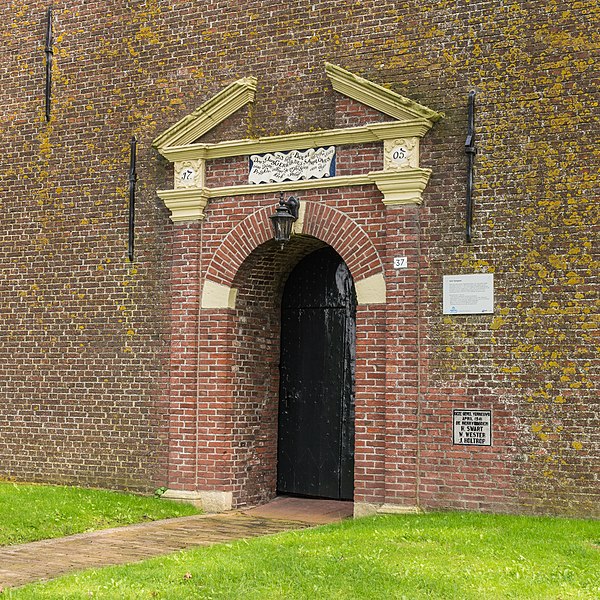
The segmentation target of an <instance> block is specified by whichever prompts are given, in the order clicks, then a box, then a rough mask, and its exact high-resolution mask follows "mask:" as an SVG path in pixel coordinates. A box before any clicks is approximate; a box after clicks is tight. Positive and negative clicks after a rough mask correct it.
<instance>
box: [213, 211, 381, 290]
mask: <svg viewBox="0 0 600 600" xmlns="http://www.w3.org/2000/svg"><path fill="white" fill-rule="evenodd" d="M271 213H272V208H271V207H265V208H262V209H260V210H257V211H256V212H254V213H253V214H251V215H249V216H247V217H246V218H245V219H244V220H243V221H241V222H240V223H238V224H237V225H236V226H235V227H234V228H233V229H232V230H231V231H230V232H229V233H228V234H227V235H226V236H225V239H224V240H223V241H222V242H221V245H220V246H219V248H218V249H217V251H216V252H215V254H214V256H213V258H212V260H211V262H210V263H209V266H208V269H207V272H206V278H207V279H210V280H212V281H215V282H217V283H220V284H222V285H226V286H231V285H232V284H233V281H234V279H235V276H236V274H237V272H238V270H239V268H240V267H241V265H242V263H243V262H244V260H245V259H246V258H247V257H248V256H249V255H250V254H251V253H252V252H253V251H254V250H255V249H256V248H257V247H258V246H260V245H261V244H264V243H265V242H267V241H269V240H270V239H271V237H272V235H273V234H272V230H271V221H270V219H269V216H270V215H271ZM302 233H304V234H307V235H311V236H313V237H316V238H318V239H320V240H321V241H323V242H325V243H327V244H329V245H330V246H331V247H332V248H333V249H334V250H335V251H336V252H337V253H338V254H339V255H340V256H341V257H342V258H343V259H344V261H345V262H346V264H347V265H348V268H349V269H350V273H351V274H352V277H353V278H354V281H355V282H357V281H360V280H362V279H366V278H368V277H371V276H374V275H378V274H383V265H382V263H381V259H380V257H379V253H378V252H377V249H376V248H375V246H374V244H373V242H372V241H371V239H370V238H369V236H368V234H367V233H366V232H365V230H364V229H363V228H362V227H360V225H358V224H357V223H356V222H355V221H353V220H352V219H351V218H350V217H349V216H348V215H346V214H344V213H343V212H341V211H339V210H337V209H335V208H331V207H330V206H327V205H325V204H322V203H317V202H307V203H306V205H305V208H304V224H303V230H302Z"/></svg>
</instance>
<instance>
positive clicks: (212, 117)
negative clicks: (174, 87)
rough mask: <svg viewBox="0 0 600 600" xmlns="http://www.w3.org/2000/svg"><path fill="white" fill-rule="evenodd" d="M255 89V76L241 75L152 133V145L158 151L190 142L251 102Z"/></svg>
mask: <svg viewBox="0 0 600 600" xmlns="http://www.w3.org/2000/svg"><path fill="white" fill-rule="evenodd" d="M255 92H256V78H255V77H245V78H243V79H238V80H237V81H234V82H233V83H232V84H230V85H228V86H227V87H226V88H225V89H223V90H221V91H220V92H219V93H218V94H217V95H216V96H213V97H212V98H211V99H210V100H207V101H206V102H205V103H204V104H202V105H201V106H199V107H198V108H197V109H196V110H195V111H194V112H193V113H191V114H189V115H187V116H186V117H183V119H181V120H180V121H178V122H177V123H175V125H172V126H171V127H169V129H167V130H166V131H165V132H164V133H162V134H161V135H159V136H158V137H156V138H155V139H154V141H153V142H152V145H153V146H154V147H155V148H157V149H158V150H159V152H161V151H162V150H164V149H166V148H170V147H172V146H186V145H187V144H191V143H192V142H194V141H195V140H197V139H198V138H200V137H201V136H203V135H204V134H205V133H207V132H209V131H210V130H211V129H212V128H213V127H215V126H217V125H218V124H219V123H221V122H222V121H224V120H225V119H227V117H229V116H231V115H232V114H233V113H234V112H236V111H237V110H239V109H240V108H242V107H243V106H245V105H246V104H248V103H249V102H254V94H255Z"/></svg>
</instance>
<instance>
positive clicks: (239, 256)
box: [206, 206, 273, 286]
mask: <svg viewBox="0 0 600 600" xmlns="http://www.w3.org/2000/svg"><path fill="white" fill-rule="evenodd" d="M272 212H273V208H272V207H270V206H268V207H265V208H262V209H259V210H257V211H256V212H254V213H252V214H251V215H248V216H247V217H246V218H245V219H244V220H243V221H240V222H239V223H238V224H237V225H236V226H235V227H234V228H233V229H232V230H231V231H230V232H229V233H228V234H227V235H226V236H225V239H224V240H223V241H222V242H221V245H220V246H219V248H218V249H217V251H216V252H215V254H214V256H213V257H212V259H211V261H210V263H209V265H208V269H207V271H206V279H210V280H212V281H215V282H216V283H220V284H222V285H226V286H231V285H232V283H233V280H234V279H235V276H236V274H237V272H238V270H239V268H240V267H241V265H242V263H243V262H244V260H246V258H247V257H248V256H250V254H251V253H252V252H253V251H254V250H255V249H256V248H258V246H260V245H261V244H264V243H265V242H268V241H269V240H270V239H271V238H272V237H273V233H272V231H271V221H270V220H269V215H270V214H271V213H272Z"/></svg>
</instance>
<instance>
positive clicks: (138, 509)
mask: <svg viewBox="0 0 600 600" xmlns="http://www.w3.org/2000/svg"><path fill="white" fill-rule="evenodd" d="M197 512H198V511H197V510H196V509H195V508H194V507H193V506H191V505H186V504H178V503H176V502H170V501H166V500H159V499H157V498H148V497H143V496H136V495H133V494H123V493H119V492H111V491H107V490H90V489H82V488H76V487H65V486H46V485H23V484H16V483H6V482H0V546H6V545H9V544H21V543H24V542H32V541H35V540H42V539H48V538H55V537H61V536H65V535H71V534H73V533H82V532H85V531H95V530H97V529H106V528H108V527H116V526H118V525H129V524H131V523H140V522H142V521H155V520H157V519H166V518H169V517H181V516H185V515H190V514H195V513H197Z"/></svg>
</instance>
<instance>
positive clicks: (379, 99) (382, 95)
mask: <svg viewBox="0 0 600 600" xmlns="http://www.w3.org/2000/svg"><path fill="white" fill-rule="evenodd" d="M325 71H326V73H327V76H328V77H329V79H330V80H331V85H332V86H333V89H334V90H335V91H336V92H339V93H340V94H344V96H348V97H349V98H352V99H353V100H357V101H358V102H362V103H363V104H366V105H367V106H370V107H371V108H374V109H376V110H378V111H380V112H382V113H384V114H386V115H389V116H390V117H394V118H395V119H399V120H400V121H404V120H407V119H408V120H410V119H427V120H428V121H430V123H431V124H430V127H431V125H433V123H435V122H436V121H439V120H440V119H441V118H442V117H443V115H442V114H441V113H438V112H436V111H435V110H432V109H431V108H427V107H426V106H423V105H422V104H419V103H418V102H415V101H414V100H410V99H409V98H405V97H404V96H401V95H400V94H397V93H396V92H392V90H388V89H387V88H384V87H383V86H381V85H378V84H376V83H373V82H372V81H369V80H367V79H364V78H362V77H359V76H358V75H354V73H350V71H346V70H345V69H342V68H341V67H337V66H336V65H332V64H331V63H325Z"/></svg>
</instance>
